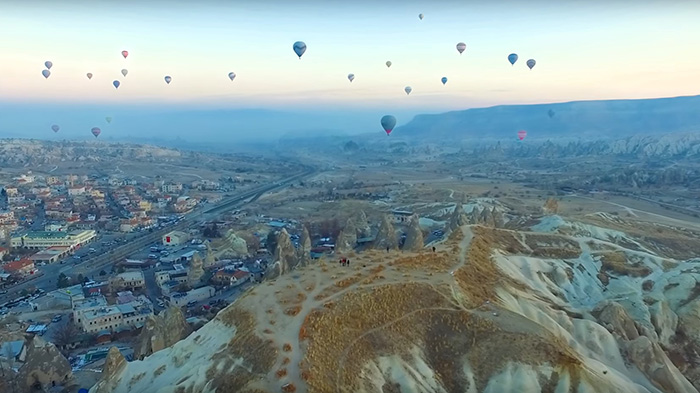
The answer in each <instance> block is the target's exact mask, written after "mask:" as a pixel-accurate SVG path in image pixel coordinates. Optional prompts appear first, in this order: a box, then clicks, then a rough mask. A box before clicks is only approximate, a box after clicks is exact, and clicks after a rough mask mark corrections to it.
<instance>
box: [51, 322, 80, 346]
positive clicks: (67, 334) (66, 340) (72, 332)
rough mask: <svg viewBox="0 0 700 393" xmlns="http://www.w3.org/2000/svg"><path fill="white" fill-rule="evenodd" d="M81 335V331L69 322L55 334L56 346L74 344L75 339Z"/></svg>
mask: <svg viewBox="0 0 700 393" xmlns="http://www.w3.org/2000/svg"><path fill="white" fill-rule="evenodd" d="M78 335H80V329H79V328H78V326H77V325H76V324H74V323H73V322H72V321H68V322H66V323H64V324H63V325H61V326H60V327H59V328H58V330H56V332H55V333H54V334H53V342H54V344H56V345H58V346H59V347H60V346H64V345H68V344H70V343H72V342H73V340H74V339H75V337H77V336H78Z"/></svg>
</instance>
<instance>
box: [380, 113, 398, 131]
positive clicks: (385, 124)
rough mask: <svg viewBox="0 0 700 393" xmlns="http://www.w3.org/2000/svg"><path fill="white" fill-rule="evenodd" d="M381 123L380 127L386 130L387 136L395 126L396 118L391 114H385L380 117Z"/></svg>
mask: <svg viewBox="0 0 700 393" xmlns="http://www.w3.org/2000/svg"><path fill="white" fill-rule="evenodd" d="M381 123H382V128H384V131H386V136H389V134H391V131H392V130H393V129H394V127H395V126H396V118H395V117H394V116H392V115H385V116H384V117H382V120H381Z"/></svg>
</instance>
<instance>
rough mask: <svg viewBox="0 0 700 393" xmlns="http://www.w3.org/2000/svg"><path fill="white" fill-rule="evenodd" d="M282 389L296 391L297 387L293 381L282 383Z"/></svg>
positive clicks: (287, 392)
mask: <svg viewBox="0 0 700 393" xmlns="http://www.w3.org/2000/svg"><path fill="white" fill-rule="evenodd" d="M282 391H283V392H284V393H294V392H296V391H297V387H296V386H294V384H293V383H288V384H286V385H282Z"/></svg>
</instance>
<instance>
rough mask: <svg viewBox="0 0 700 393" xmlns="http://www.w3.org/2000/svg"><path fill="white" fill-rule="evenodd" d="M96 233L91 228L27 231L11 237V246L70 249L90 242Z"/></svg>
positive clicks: (35, 248)
mask: <svg viewBox="0 0 700 393" xmlns="http://www.w3.org/2000/svg"><path fill="white" fill-rule="evenodd" d="M95 236H97V233H96V232H95V231H93V230H88V231H75V232H63V231H60V232H46V231H44V232H28V233H25V234H24V235H21V236H15V237H12V239H11V240H10V244H11V246H12V248H24V249H34V250H43V249H46V248H49V247H68V248H70V249H71V250H73V249H75V248H77V247H80V246H82V245H85V244H87V243H90V242H91V241H92V240H93V239H94V238H95Z"/></svg>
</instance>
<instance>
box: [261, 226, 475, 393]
mask: <svg viewBox="0 0 700 393" xmlns="http://www.w3.org/2000/svg"><path fill="white" fill-rule="evenodd" d="M462 233H463V235H464V238H463V239H462V240H461V241H460V243H459V258H458V261H457V262H456V263H455V265H454V266H452V267H450V269H447V270H446V271H438V272H436V271H433V270H431V271H428V270H423V269H417V268H415V267H406V266H401V265H393V263H392V262H393V261H395V260H396V259H398V258H402V257H407V256H411V255H412V254H415V255H419V254H418V253H409V252H403V253H391V254H385V253H384V252H379V251H376V250H374V251H367V252H363V253H362V254H359V255H350V256H349V258H350V260H351V264H350V266H341V265H340V264H339V263H338V260H337V259H330V260H325V261H318V262H312V263H311V264H310V265H309V266H305V267H301V268H299V269H297V270H294V271H292V272H291V273H289V274H286V275H284V276H282V277H279V278H278V279H277V280H274V281H270V282H268V283H266V284H263V285H260V286H258V287H257V288H255V290H254V291H255V292H256V294H255V296H254V297H253V298H254V299H255V300H254V302H255V303H254V304H251V305H250V307H249V309H251V310H254V312H255V317H256V319H257V321H258V323H257V330H258V334H259V335H260V336H261V337H263V338H264V339H269V340H272V342H273V343H274V346H275V347H276V348H277V349H278V355H277V359H276V361H275V365H274V366H273V368H272V369H271V371H270V373H269V375H268V378H267V381H270V382H269V386H268V389H269V390H270V391H279V389H281V387H283V386H285V385H287V384H293V385H294V387H295V388H296V391H297V392H305V391H307V390H308V387H307V385H306V383H305V381H304V379H303V378H302V376H301V369H300V364H301V362H302V360H303V358H304V352H303V349H304V348H303V345H305V344H302V343H301V342H300V340H299V335H300V332H301V328H302V326H303V324H304V321H305V319H306V317H307V316H308V315H309V314H310V313H311V312H312V311H313V310H314V309H319V308H323V307H324V304H326V303H328V302H332V301H337V300H338V299H341V298H342V297H343V296H345V295H346V294H348V293H350V292H354V291H357V290H368V289H371V288H374V287H378V286H385V285H392V284H400V283H405V282H408V281H410V282H419V283H424V284H428V285H431V286H433V287H434V288H435V289H436V291H438V292H440V293H441V294H442V295H443V296H445V298H446V299H447V300H448V301H449V302H450V304H452V305H454V308H449V307H448V308H445V309H446V310H452V311H454V310H460V309H461V307H460V305H459V302H457V301H456V300H455V299H452V298H451V297H450V294H449V293H442V292H444V291H439V290H438V287H440V286H444V285H448V286H449V285H454V284H455V279H454V277H452V276H451V274H450V273H451V271H454V270H456V269H458V268H459V267H461V266H463V265H464V264H465V263H467V258H466V253H467V249H468V248H469V245H470V244H471V240H472V237H473V234H472V231H471V229H470V228H469V227H464V228H462ZM436 248H437V251H448V252H449V250H451V248H452V245H447V244H437V245H436ZM429 252H430V251H428V249H425V250H424V251H422V253H423V254H425V253H429ZM334 258H339V256H336V257H334ZM380 265H381V266H382V270H381V275H382V276H383V278H382V279H381V280H379V281H377V282H373V281H372V280H369V281H368V280H367V279H369V278H370V277H373V276H376V274H377V272H378V270H377V269H378V268H379V266H380ZM418 311H420V310H414V311H411V313H408V314H406V315H404V316H403V317H401V318H399V319H397V320H395V321H393V322H392V323H395V322H398V321H399V320H401V319H402V318H405V317H407V316H409V315H411V314H413V313H415V312H418ZM381 328H382V327H381V326H380V327H377V328H375V329H373V330H372V331H375V330H378V329H381ZM372 331H367V332H364V333H363V336H365V335H367V334H370V333H371V332H372ZM361 337H362V336H361ZM361 337H360V338H361ZM360 338H358V340H359V339H360ZM348 350H349V348H346V349H345V351H344V352H343V354H342V355H341V354H338V355H339V362H341V363H342V361H344V360H343V359H344V358H345V355H346V354H347V351H348ZM340 369H342V365H341V367H340ZM339 378H340V376H339Z"/></svg>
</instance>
